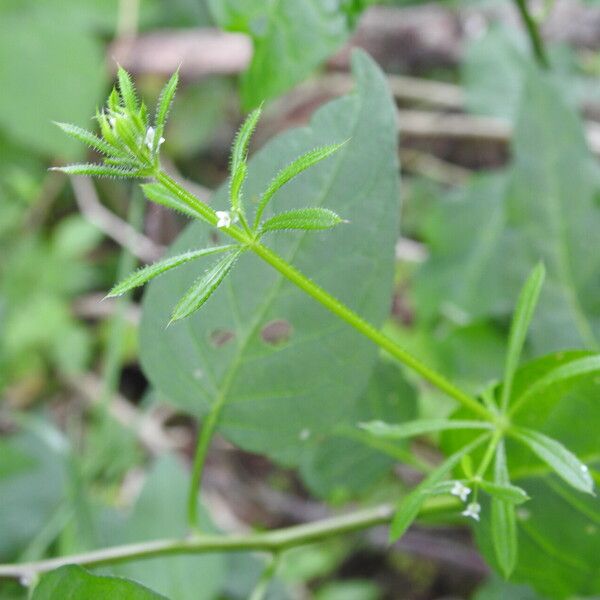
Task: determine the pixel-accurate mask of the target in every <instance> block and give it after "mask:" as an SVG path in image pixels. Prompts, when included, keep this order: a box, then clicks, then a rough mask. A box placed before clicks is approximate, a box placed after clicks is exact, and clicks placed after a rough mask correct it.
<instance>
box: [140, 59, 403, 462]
mask: <svg viewBox="0 0 600 600" xmlns="http://www.w3.org/2000/svg"><path fill="white" fill-rule="evenodd" d="M353 71H354V75H355V78H356V82H357V88H356V91H355V92H354V94H352V95H350V96H348V97H345V98H342V99H339V100H336V101H334V102H331V103H330V104H328V105H327V106H325V107H324V108H322V109H320V110H319V111H318V112H317V113H316V114H315V115H314V118H313V119H312V121H311V123H310V125H309V126H307V127H303V128H301V129H295V130H293V131H289V132H287V133H285V134H283V135H280V136H278V137H277V138H276V139H274V140H273V141H272V142H271V143H269V144H268V145H267V146H266V147H265V148H264V149H263V150H261V151H260V152H259V153H257V155H256V156H255V157H254V158H253V160H252V161H251V163H250V169H249V178H248V181H247V183H246V184H245V193H246V198H248V199H256V198H258V197H259V194H260V192H262V191H263V190H264V189H265V188H266V187H267V186H268V184H269V182H270V181H271V179H272V177H273V176H274V175H275V173H277V171H278V170H279V169H281V168H282V167H283V166H285V165H286V164H287V163H289V162H290V161H291V160H292V159H294V158H295V157H296V156H298V155H300V154H302V153H304V152H306V151H308V150H310V149H311V148H314V147H315V146H321V145H325V144H330V143H336V142H341V141H344V140H347V139H349V141H348V143H346V144H345V145H344V146H343V147H342V148H341V149H340V150H339V151H338V152H337V153H336V154H335V155H333V156H331V157H329V158H328V159H327V160H326V161H324V162H322V163H320V164H319V165H317V166H315V167H313V168H311V169H310V170H308V171H306V172H305V173H303V174H301V175H299V176H298V177H297V178H296V179H295V180H294V181H292V182H290V183H288V184H287V185H286V187H284V188H282V189H281V190H280V191H279V192H278V193H277V195H276V196H275V197H274V198H273V200H272V201H271V203H270V205H269V209H268V210H267V213H268V214H272V213H271V212H270V211H272V210H276V211H277V212H279V211H281V210H284V209H285V210H289V209H293V208H299V207H302V206H320V205H325V206H327V207H329V208H331V209H333V210H335V211H336V212H337V213H339V214H340V215H341V216H342V217H343V218H345V219H349V220H350V223H349V224H346V225H343V226H339V227H338V228H337V229H335V230H334V231H332V232H322V233H321V232H298V233H296V232H285V233H274V234H270V235H271V236H272V237H270V238H265V239H267V243H268V244H269V245H270V246H272V247H273V248H274V249H275V250H276V251H277V252H279V253H280V254H281V255H282V256H283V257H285V258H286V259H287V260H289V261H290V262H292V263H293V264H294V265H295V266H297V267H298V268H299V269H300V270H302V271H304V272H305V273H306V274H307V275H309V276H310V277H311V278H313V279H314V280H315V281H316V282H317V283H318V284H320V285H322V286H323V287H324V288H325V289H327V290H328V291H329V292H331V293H332V294H333V295H334V296H336V297H337V298H339V299H340V300H342V301H343V302H346V303H348V304H349V305H350V306H351V307H352V308H353V309H355V310H356V311H358V312H359V313H360V314H361V315H363V316H364V317H365V318H367V319H369V320H370V321H372V322H374V323H375V324H378V323H381V322H382V320H383V319H384V317H385V315H386V313H387V310H388V307H389V301H390V294H391V284H392V274H393V246H394V242H395V239H396V234H397V215H398V165H397V161H396V126H395V108H394V105H393V103H392V100H391V98H390V95H389V92H388V89H387V85H386V82H385V79H384V78H383V76H382V74H381V72H380V71H379V69H378V68H377V66H376V65H375V64H374V63H373V62H372V61H371V60H370V59H369V58H368V57H367V56H366V55H364V54H360V53H357V54H355V56H354V60H353ZM226 192H227V190H226V189H222V190H221V192H220V193H219V195H218V197H217V200H216V201H215V203H216V204H217V205H219V206H221V205H225V203H226ZM268 214H267V216H268ZM208 237H209V236H208V232H207V231H206V228H205V226H203V225H192V226H191V227H189V228H188V229H187V230H186V231H185V232H184V234H183V235H182V236H181V237H180V239H179V240H178V241H177V242H176V244H175V245H174V248H173V249H172V252H173V253H177V252H180V251H182V250H189V249H190V248H193V247H202V246H203V245H205V244H206V243H207V240H208ZM217 238H218V240H219V242H218V243H221V242H222V241H224V237H223V235H221V234H219V235H218V236H217ZM203 268H204V267H203V266H202V265H193V264H192V265H186V266H184V267H181V268H180V269H178V270H177V271H175V272H172V273H168V274H166V275H164V276H163V277H162V278H161V279H160V280H157V281H155V282H153V283H152V284H151V285H150V287H149V290H148V292H147V294H146V297H145V300H144V314H143V319H142V326H141V358H142V364H143V366H144V370H145V372H146V373H147V375H148V377H149V378H150V380H151V382H152V383H153V384H154V385H155V386H156V387H157V388H158V389H159V390H160V391H161V392H163V394H164V395H165V396H166V397H167V398H169V399H170V400H171V401H172V402H173V403H174V404H176V405H177V406H178V407H180V408H182V409H185V410H187V411H189V412H191V413H193V414H195V415H197V416H200V417H201V416H202V415H204V414H205V413H206V412H207V411H208V409H209V408H210V407H211V405H212V404H213V403H215V402H221V401H223V400H224V410H223V413H222V415H221V420H220V430H221V432H222V433H223V434H225V435H226V436H227V437H228V438H229V439H230V440H232V441H233V442H235V443H236V444H239V445H240V446H242V447H244V448H246V449H249V450H251V451H255V452H260V453H263V454H267V455H269V456H271V457H273V458H276V459H278V460H281V461H285V462H287V463H294V462H296V461H297V459H298V456H299V453H300V452H301V451H302V449H303V447H304V446H305V445H306V444H305V441H306V440H305V438H304V434H303V432H304V431H305V430H309V431H310V432H311V433H312V434H313V435H315V436H319V435H322V434H325V433H327V432H329V431H330V430H331V429H332V428H333V427H334V426H335V425H337V424H338V423H339V422H340V420H343V419H344V418H345V417H346V416H347V414H349V412H350V411H351V407H353V406H354V403H355V401H356V399H357V398H358V397H359V395H360V394H361V392H362V390H363V388H364V386H365V385H366V382H367V379H368V377H369V374H370V371H371V368H372V366H373V363H374V360H375V357H376V349H375V347H374V346H373V345H372V344H371V343H370V342H368V341H366V340H365V339H363V338H362V337H361V336H360V335H359V334H357V333H356V332H355V331H353V330H352V329H351V328H350V327H349V326H347V325H345V324H344V323H342V322H340V320H339V319H337V318H336V317H335V316H333V315H332V314H330V313H329V312H327V311H326V310H325V309H324V308H323V307H321V306H320V305H318V304H317V303H316V302H314V301H313V300H312V299H310V298H308V297H307V296H305V295H304V294H303V293H302V292H300V291H299V290H298V289H297V288H295V287H294V286H293V285H292V284H291V283H289V282H288V281H287V280H285V279H283V278H282V277H281V276H280V275H279V274H278V273H276V272H275V271H273V270H272V269H270V268H269V267H267V266H266V265H264V264H263V263H261V262H260V261H259V260H258V259H257V258H256V257H255V256H253V255H251V253H245V254H244V255H243V256H242V257H241V258H240V260H239V262H238V264H237V265H236V268H235V270H234V271H233V272H232V273H231V274H230V276H229V277H228V278H227V279H226V280H225V282H224V283H223V284H222V285H221V287H220V288H219V289H218V290H217V291H216V293H215V295H214V297H213V298H211V299H210V300H209V301H208V302H207V303H206V305H205V306H204V307H203V308H202V310H201V311H199V312H198V313H197V314H195V315H193V316H192V317H190V318H189V319H185V320H183V321H181V322H179V323H175V324H173V325H171V326H170V327H169V328H168V329H167V330H165V324H166V322H167V321H168V318H169V315H170V314H171V309H172V307H173V305H174V303H175V301H176V299H177V298H178V297H179V296H180V295H181V294H182V293H184V292H185V290H187V289H188V288H189V286H190V285H191V283H192V282H193V281H194V279H195V278H196V277H198V275H199V274H200V273H201V270H202V269H203Z"/></svg>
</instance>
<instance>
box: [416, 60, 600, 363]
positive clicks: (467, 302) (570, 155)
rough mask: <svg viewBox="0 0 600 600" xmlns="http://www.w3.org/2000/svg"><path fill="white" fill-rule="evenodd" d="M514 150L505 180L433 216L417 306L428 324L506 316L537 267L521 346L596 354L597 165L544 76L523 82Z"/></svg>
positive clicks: (479, 186)
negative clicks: (540, 274)
mask: <svg viewBox="0 0 600 600" xmlns="http://www.w3.org/2000/svg"><path fill="white" fill-rule="evenodd" d="M512 150H513V152H512V153H513V157H514V158H513V164H512V166H511V168H510V169H509V170H508V172H507V174H505V175H504V176H492V177H490V176H487V177H484V178H483V179H481V178H477V179H476V180H475V181H474V185H473V186H472V188H471V189H470V190H468V191H467V195H466V197H464V198H458V199H457V200H455V201H454V202H446V203H445V205H444V206H442V207H439V208H438V209H437V210H434V211H433V214H434V217H432V223H431V224H430V226H429V228H428V230H427V241H429V242H430V244H431V248H432V259H431V260H430V261H429V262H428V264H427V266H426V267H425V268H424V269H423V270H422V271H421V274H420V281H419V282H418V285H417V292H418V302H417V303H416V305H417V306H418V307H422V312H421V314H422V315H423V316H425V317H427V318H428V319H431V320H432V321H434V320H435V319H436V318H437V317H439V316H440V315H443V316H445V317H446V318H448V316H450V317H451V316H452V315H459V318H460V320H461V321H462V322H463V323H464V322H467V323H468V322H470V321H471V320H473V319H476V318H478V319H482V318H498V317H504V316H506V315H508V314H509V313H510V312H511V310H512V309H511V305H513V304H514V301H515V299H516V297H517V290H518V288H519V286H520V281H522V280H523V279H524V278H525V277H526V274H527V272H528V271H529V270H530V269H531V268H532V267H533V265H534V264H536V263H537V262H539V261H542V262H543V263H544V265H545V267H546V272H547V273H546V275H547V276H546V282H545V284H544V289H543V291H542V293H541V295H540V299H539V303H538V307H537V309H536V314H535V317H534V318H533V320H532V324H531V330H530V335H529V336H528V340H529V342H530V347H529V349H530V350H531V351H532V352H533V353H534V354H538V353H539V354H541V353H547V352H551V351H553V350H563V349H566V348H573V347H587V348H591V349H593V348H596V347H597V346H598V334H599V332H600V307H599V305H598V303H597V301H596V299H597V288H598V280H599V277H600V252H596V251H594V246H593V244H594V240H596V239H597V235H596V233H595V232H597V231H598V230H599V229H600V207H599V205H598V203H597V195H598V191H599V189H600V178H599V176H598V167H597V165H596V163H595V160H594V159H593V158H592V156H591V154H590V152H589V150H588V148H587V145H586V141H585V138H584V135H583V128H582V124H581V120H580V118H579V116H578V115H577V114H576V113H575V112H574V111H573V110H572V109H571V108H569V107H568V106H567V105H566V103H565V101H564V99H563V98H562V96H561V92H560V91H559V90H558V89H557V88H556V87H555V86H553V85H552V84H551V83H550V82H549V81H547V79H546V78H545V76H544V75H543V74H540V73H536V72H532V73H531V74H530V75H529V77H528V80H527V83H526V86H525V89H524V92H523V97H522V104H521V109H520V117H519V119H518V122H517V125H516V128H515V134H514V138H513V146H512ZM590 244H592V246H590Z"/></svg>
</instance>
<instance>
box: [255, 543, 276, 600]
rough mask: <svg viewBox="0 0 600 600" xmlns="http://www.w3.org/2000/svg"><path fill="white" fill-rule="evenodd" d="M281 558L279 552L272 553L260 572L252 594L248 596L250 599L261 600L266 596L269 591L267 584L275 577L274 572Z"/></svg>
mask: <svg viewBox="0 0 600 600" xmlns="http://www.w3.org/2000/svg"><path fill="white" fill-rule="evenodd" d="M280 558H281V554H279V553H278V554H274V555H273V556H272V557H271V558H270V560H269V562H268V564H267V566H266V567H265V570H264V571H263V572H262V574H261V576H260V578H259V580H258V583H257V584H256V587H255V588H254V591H253V592H252V595H251V596H250V600H263V599H264V598H266V596H267V592H268V591H269V586H270V584H271V580H272V579H273V577H275V573H276V572H277V567H278V566H279V560H280Z"/></svg>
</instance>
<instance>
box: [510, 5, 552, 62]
mask: <svg viewBox="0 0 600 600" xmlns="http://www.w3.org/2000/svg"><path fill="white" fill-rule="evenodd" d="M515 4H516V6H517V10H518V11H519V15H520V16H521V21H523V25H524V26H525V29H526V30H527V35H528V36H529V43H530V44H531V49H532V50H533V54H534V55H535V58H536V60H537V62H538V64H539V65H540V67H542V69H548V68H550V61H549V60H548V55H547V53H546V47H545V45H544V41H543V40H542V36H541V34H540V30H539V27H538V24H537V22H536V20H535V19H534V17H533V16H532V15H531V13H530V12H529V9H528V8H527V0H515Z"/></svg>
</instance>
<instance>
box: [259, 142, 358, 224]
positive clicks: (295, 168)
mask: <svg viewBox="0 0 600 600" xmlns="http://www.w3.org/2000/svg"><path fill="white" fill-rule="evenodd" d="M345 143H346V142H342V143H341V144H331V145H329V146H323V147H321V148H314V149H313V150H309V151H308V152H306V153H305V154H303V155H302V156H299V157H298V158H297V159H296V160H294V161H293V162H291V163H290V164H289V165H287V167H284V168H283V169H281V171H279V173H277V175H276V176H275V177H274V179H273V180H272V181H271V183H270V184H269V187H268V188H267V189H266V191H265V193H264V194H263V195H262V197H261V199H260V201H259V203H258V207H257V209H256V217H255V219H254V227H255V228H256V227H258V224H259V223H260V220H261V218H262V214H263V212H264V210H265V208H266V207H267V205H268V204H269V202H270V201H271V198H273V196H274V195H275V193H276V192H277V190H279V189H280V188H282V187H283V186H284V185H285V184H286V183H287V182H288V181H290V180H291V179H293V178H294V177H296V176H297V175H300V173H302V172H303V171H306V169H308V168H309V167H312V166H313V165H316V164H317V163H319V162H321V161H322V160H324V159H325V158H327V157H328V156H331V155H332V154H333V153H335V152H337V151H338V150H339V149H340V148H341V147H342V146H343V145H344V144H345Z"/></svg>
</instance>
